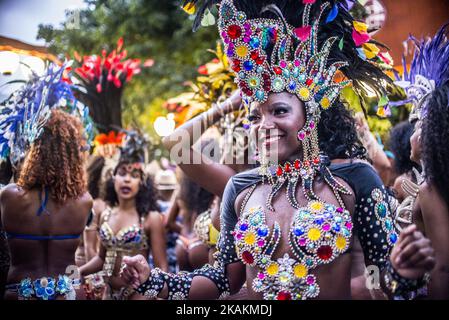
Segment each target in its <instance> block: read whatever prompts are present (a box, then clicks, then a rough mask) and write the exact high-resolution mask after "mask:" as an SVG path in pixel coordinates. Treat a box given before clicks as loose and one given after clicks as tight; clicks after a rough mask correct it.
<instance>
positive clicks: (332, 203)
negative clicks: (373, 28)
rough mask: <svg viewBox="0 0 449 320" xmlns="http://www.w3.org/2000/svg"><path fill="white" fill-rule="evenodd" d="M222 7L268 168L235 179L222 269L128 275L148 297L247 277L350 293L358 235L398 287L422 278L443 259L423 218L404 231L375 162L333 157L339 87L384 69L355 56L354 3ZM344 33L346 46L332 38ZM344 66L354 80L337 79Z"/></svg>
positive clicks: (204, 293) (251, 281) (206, 289)
mask: <svg viewBox="0 0 449 320" xmlns="http://www.w3.org/2000/svg"><path fill="white" fill-rule="evenodd" d="M213 2H214V3H217V1H213ZM208 3H209V4H210V2H208ZM208 3H206V4H205V5H208ZM344 3H345V2H344ZM219 16H220V18H219V22H218V26H219V30H220V35H221V37H222V39H223V42H224V43H225V49H226V53H227V55H228V57H229V59H230V60H231V61H232V68H233V70H234V72H236V74H237V77H236V81H237V84H238V85H239V88H240V89H241V93H242V100H243V102H244V103H245V104H247V105H248V106H249V109H250V115H249V120H250V122H251V131H252V134H253V135H254V136H255V137H256V140H257V145H258V147H259V150H260V162H261V167H260V168H258V169H254V170H251V171H247V172H244V173H240V174H237V175H236V176H234V177H233V178H232V179H231V180H230V181H229V182H228V184H227V187H226V190H225V192H224V195H223V202H222V207H221V217H220V223H221V228H220V236H219V241H218V244H217V249H218V252H217V254H216V262H215V264H214V266H213V267H212V266H205V267H203V268H201V269H199V270H196V271H194V272H192V273H189V274H186V273H183V274H177V275H174V274H167V273H164V272H162V271H161V270H158V269H154V270H151V271H150V269H149V267H148V265H147V264H146V261H145V259H144V257H142V256H136V257H130V258H128V257H127V258H125V259H124V262H125V263H126V264H127V266H126V267H125V268H124V270H123V275H122V276H123V278H124V280H125V281H127V282H129V283H132V284H133V286H134V287H135V288H137V292H139V293H141V294H143V295H145V296H147V297H148V298H155V297H156V296H157V297H161V298H168V299H199V298H203V299H204V298H219V297H223V296H226V295H228V294H229V293H234V292H236V291H238V290H239V289H240V287H241V286H242V284H243V282H244V281H245V280H246V281H247V284H248V295H249V298H252V299H268V300H272V299H275V300H290V299H292V300H304V299H311V298H318V299H349V298H350V297H351V286H350V279H351V255H350V254H349V253H350V251H351V248H352V245H353V241H354V238H355V236H356V237H358V239H359V241H360V243H361V246H362V249H363V252H364V258H365V263H366V265H368V266H369V265H374V266H376V267H377V268H378V270H379V272H380V282H381V286H382V289H383V291H384V292H385V293H386V294H387V295H388V296H389V297H393V296H407V294H408V293H409V292H410V291H413V290H416V289H418V288H419V287H421V286H423V285H425V283H426V282H425V277H424V275H425V273H426V271H429V270H431V269H432V267H433V266H434V258H433V256H432V252H431V248H430V244H429V242H428V240H427V239H425V238H424V237H423V235H422V234H421V233H419V232H414V231H415V227H414V226H412V227H410V228H408V229H406V230H404V231H403V233H402V234H401V235H400V236H399V237H398V235H397V233H396V230H395V228H394V225H393V220H392V217H391V213H390V210H389V196H388V194H387V193H386V191H385V188H384V186H383V185H382V182H381V180H380V178H379V177H378V175H377V174H376V173H375V171H374V169H373V168H372V167H371V166H370V165H369V164H367V163H365V162H361V161H350V160H348V161H346V162H342V163H339V164H332V165H330V166H329V162H330V161H329V160H328V157H326V155H325V154H323V153H322V150H320V142H319V138H318V134H317V126H318V125H319V120H320V116H321V114H325V113H326V112H327V109H329V108H333V107H335V106H334V105H338V104H340V103H341V102H339V100H338V97H339V93H340V90H341V89H342V88H343V87H344V86H345V85H349V84H350V83H351V80H352V83H353V85H354V86H355V87H356V88H357V87H358V86H360V84H361V82H365V83H368V84H370V85H371V86H372V87H374V88H377V87H379V86H380V85H378V84H377V81H378V82H379V83H380V80H381V79H384V78H385V77H384V75H383V74H382V72H381V71H380V70H379V69H377V68H376V67H375V66H373V65H371V64H370V63H369V62H367V61H365V60H362V59H361V58H360V57H359V55H358V54H357V49H356V46H355V43H354V42H353V39H352V38H353V37H352V36H351V34H352V32H357V31H356V30H353V29H352V25H353V21H352V17H351V16H350V15H349V14H348V12H347V10H346V8H345V5H344V4H342V3H339V2H337V1H330V2H324V1H310V0H308V1H306V0H304V1H231V0H225V1H221V3H220V8H219ZM366 36H367V35H366ZM341 37H343V39H344V40H343V42H344V45H343V48H342V49H340V48H335V47H334V44H335V42H336V41H337V39H338V38H341ZM358 37H359V36H356V37H355V38H356V39H358ZM360 37H362V38H363V34H362V35H361V36H360ZM340 69H341V71H342V72H344V74H345V76H346V77H347V78H349V79H350V80H342V81H339V82H338V81H337V80H336V75H337V71H338V70H340ZM333 125H338V124H333ZM354 152H355V151H354ZM347 156H348V157H350V156H351V154H349V155H347ZM273 159H277V161H274V162H271V163H268V160H270V161H273ZM404 247H405V248H404ZM420 249H421V250H428V251H427V252H428V255H425V256H421V255H418V256H415V258H417V259H413V260H410V259H405V258H404V259H402V260H401V261H400V263H399V261H398V260H399V259H400V258H402V256H401V254H402V250H404V251H405V250H407V251H411V252H413V253H415V252H418V251H419V250H420Z"/></svg>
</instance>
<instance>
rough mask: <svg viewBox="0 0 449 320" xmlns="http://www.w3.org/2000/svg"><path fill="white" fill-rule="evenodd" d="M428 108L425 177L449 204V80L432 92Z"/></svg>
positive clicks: (424, 127)
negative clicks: (448, 143)
mask: <svg viewBox="0 0 449 320" xmlns="http://www.w3.org/2000/svg"><path fill="white" fill-rule="evenodd" d="M427 110H428V111H427V115H426V117H425V118H424V119H423V124H422V133H421V145H422V158H423V161H424V171H425V177H426V180H427V181H428V182H430V183H431V184H432V185H434V186H435V187H436V189H437V191H438V192H439V193H440V195H441V196H442V197H443V199H444V201H445V202H446V204H447V205H448V206H449V190H448V187H447V186H448V185H449V175H448V172H449V148H448V147H447V144H446V143H447V141H449V81H448V82H446V83H445V84H443V85H442V86H440V87H439V88H437V89H436V90H435V91H434V92H433V93H432V95H431V97H430V99H429V101H428V107H427Z"/></svg>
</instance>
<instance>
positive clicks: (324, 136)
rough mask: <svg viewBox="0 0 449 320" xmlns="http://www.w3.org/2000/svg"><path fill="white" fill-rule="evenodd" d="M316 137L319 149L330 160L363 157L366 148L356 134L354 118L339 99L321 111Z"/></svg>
mask: <svg viewBox="0 0 449 320" xmlns="http://www.w3.org/2000/svg"><path fill="white" fill-rule="evenodd" d="M318 138H319V139H318V141H319V144H320V150H321V151H322V152H323V153H324V154H326V155H327V156H328V157H329V159H330V160H332V159H349V158H364V157H365V154H366V149H365V148H364V147H363V145H362V143H361V142H360V140H359V137H358V135H357V130H356V126H355V119H354V117H353V116H352V115H351V112H350V111H349V110H348V109H347V108H346V107H345V105H344V104H343V103H342V102H340V101H339V100H337V101H335V102H334V104H333V105H332V107H331V108H329V109H328V110H326V111H323V112H322V113H321V119H320V122H319V123H318Z"/></svg>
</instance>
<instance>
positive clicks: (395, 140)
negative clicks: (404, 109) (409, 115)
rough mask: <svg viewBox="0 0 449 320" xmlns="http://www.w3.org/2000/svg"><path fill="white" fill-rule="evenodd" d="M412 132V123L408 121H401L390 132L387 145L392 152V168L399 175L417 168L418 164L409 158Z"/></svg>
mask: <svg viewBox="0 0 449 320" xmlns="http://www.w3.org/2000/svg"><path fill="white" fill-rule="evenodd" d="M412 134H413V124H411V123H410V121H402V122H400V123H398V124H397V125H395V126H394V127H393V129H391V132H390V142H389V147H390V150H391V152H393V154H394V168H395V170H396V173H397V174H399V175H401V174H404V173H407V172H409V171H411V170H412V169H413V168H417V169H418V165H417V164H416V163H414V162H413V161H412V160H411V159H410V155H411V150H412V147H411V145H410V137H411V136H412Z"/></svg>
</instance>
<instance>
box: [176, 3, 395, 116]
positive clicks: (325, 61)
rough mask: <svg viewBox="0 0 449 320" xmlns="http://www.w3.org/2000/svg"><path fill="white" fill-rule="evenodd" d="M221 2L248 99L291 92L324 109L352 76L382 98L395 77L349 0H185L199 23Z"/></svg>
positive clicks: (222, 22)
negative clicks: (388, 72) (350, 8)
mask: <svg viewBox="0 0 449 320" xmlns="http://www.w3.org/2000/svg"><path fill="white" fill-rule="evenodd" d="M219 3H220V9H219V22H218V27H219V29H220V35H221V37H222V39H223V41H224V42H225V47H226V50H225V52H226V54H227V55H228V58H229V60H230V63H231V67H232V69H233V71H234V72H235V73H236V78H237V83H238V85H239V86H240V88H241V89H242V92H243V94H244V96H246V97H249V98H250V99H248V100H249V101H265V99H266V98H267V94H268V93H269V92H280V91H282V90H286V91H289V92H293V93H296V94H297V95H298V97H299V98H300V99H301V100H303V101H311V100H313V101H315V102H316V103H317V104H318V105H321V107H322V108H323V109H325V108H327V107H329V106H330V105H331V104H332V102H333V100H335V98H336V97H337V96H338V92H339V91H340V89H341V88H342V87H343V86H344V85H347V84H348V83H349V81H352V83H353V85H354V89H355V90H356V92H357V93H361V92H364V91H366V88H367V87H369V89H370V92H373V91H374V93H375V94H376V95H377V96H378V97H379V98H380V97H383V96H384V95H385V93H386V89H385V82H387V83H388V82H391V80H390V79H389V78H388V76H386V75H385V74H384V73H383V72H382V70H381V69H380V68H379V65H380V64H383V65H384V66H385V65H390V64H391V63H392V61H391V59H390V58H389V56H388V54H387V53H386V52H381V51H380V49H379V47H378V46H377V45H379V43H378V42H376V41H375V40H373V39H371V37H370V36H369V34H368V33H367V26H366V24H364V23H362V22H358V21H355V20H354V19H353V18H352V16H351V14H350V13H349V12H348V3H347V1H338V0H330V1H320V0H302V1H301V0H294V1H293V0H260V1H250V0H234V1H232V0H223V1H218V0H203V1H200V0H190V1H185V3H184V9H186V8H187V7H189V8H192V7H194V8H196V9H197V10H196V18H195V22H194V29H195V28H197V27H198V26H199V25H200V23H201V20H202V18H203V17H202V16H201V15H202V14H203V13H204V12H205V11H208V10H209V9H210V8H211V7H212V6H213V5H215V4H219ZM337 43H338V45H337ZM339 70H340V71H341V72H342V73H341V72H339ZM343 75H344V76H343ZM380 80H384V81H383V82H382V81H380ZM326 81H327V83H326ZM312 98H313V99H312Z"/></svg>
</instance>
